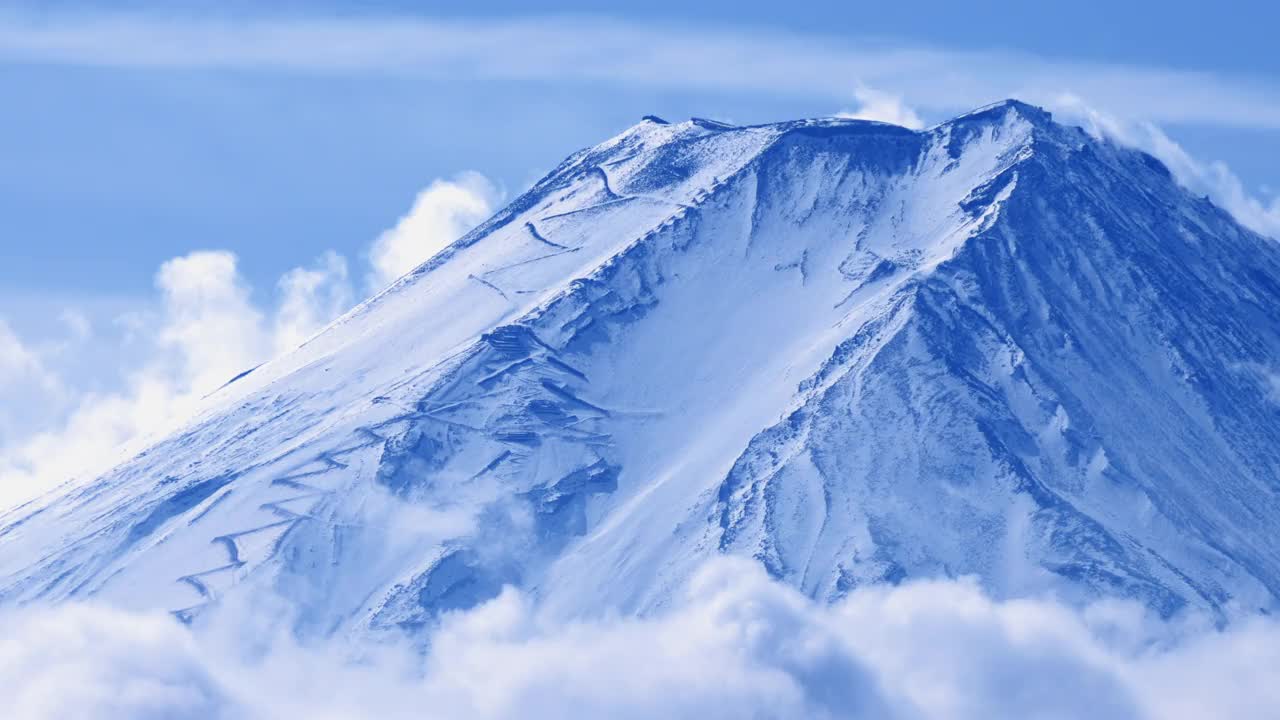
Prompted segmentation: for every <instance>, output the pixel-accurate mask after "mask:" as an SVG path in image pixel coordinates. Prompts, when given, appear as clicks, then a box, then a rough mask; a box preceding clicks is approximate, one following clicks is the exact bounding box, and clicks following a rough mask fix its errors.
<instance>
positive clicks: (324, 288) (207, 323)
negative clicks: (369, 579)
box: [0, 172, 500, 510]
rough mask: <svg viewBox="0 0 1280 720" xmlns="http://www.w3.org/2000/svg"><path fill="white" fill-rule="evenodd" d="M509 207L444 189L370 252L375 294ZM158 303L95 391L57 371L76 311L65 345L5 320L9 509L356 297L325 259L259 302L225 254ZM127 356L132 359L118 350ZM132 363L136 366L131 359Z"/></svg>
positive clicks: (97, 461)
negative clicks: (31, 335) (28, 338)
mask: <svg viewBox="0 0 1280 720" xmlns="http://www.w3.org/2000/svg"><path fill="white" fill-rule="evenodd" d="M499 200H500V193H499V192H498V190H497V189H496V188H495V186H494V185H493V184H492V183H490V182H489V181H488V180H487V179H485V178H484V176H482V175H480V174H479V173H474V172H466V173H462V174H460V175H458V176H456V177H454V178H452V179H449V180H436V181H434V182H432V183H430V184H429V185H428V186H427V187H426V188H425V189H424V190H423V191H422V192H421V193H419V194H418V196H417V199H416V200H415V202H414V204H413V207H412V208H411V209H410V211H409V213H408V214H407V215H405V216H404V217H403V218H401V219H400V221H399V222H398V223H397V224H396V225H395V226H394V227H392V228H391V229H389V230H387V231H386V232H384V233H383V234H382V235H381V236H379V237H378V238H377V239H376V240H375V241H374V242H373V243H372V245H371V248H370V251H369V260H370V264H371V265H370V268H369V269H368V277H369V286H368V289H369V290H370V291H376V290H379V289H381V287H382V286H383V285H385V284H386V283H388V282H390V281H392V280H394V279H395V278H397V277H399V276H400V275H401V274H403V273H405V272H407V271H408V270H411V269H413V267H415V266H416V265H418V264H419V263H421V262H422V261H424V260H426V259H427V258H429V257H431V256H432V255H433V254H435V253H436V252H438V251H439V250H440V249H442V248H443V247H445V246H446V245H448V244H449V243H451V242H452V241H453V240H455V239H457V238H458V237H460V236H461V235H463V234H464V233H465V232H466V231H467V230H469V229H471V228H472V227H473V226H475V225H476V224H478V223H479V222H481V221H483V220H484V219H485V218H487V217H488V216H489V215H490V214H491V213H492V212H493V210H494V206H495V204H496V203H497V202H499ZM155 290H156V295H155V298H154V300H153V301H152V303H151V304H150V305H149V306H148V307H145V308H142V309H139V310H136V311H133V312H130V313H128V314H127V315H125V316H123V317H120V318H117V322H116V323H114V325H116V326H118V328H123V330H124V332H123V334H122V335H120V336H118V337H114V338H111V339H110V340H114V343H115V349H116V350H118V352H116V353H115V354H114V356H113V355H112V353H111V348H112V345H111V342H110V341H109V340H104V341H103V342H100V343H99V345H100V346H101V347H95V351H97V352H102V351H104V350H105V352H106V355H105V356H104V357H103V359H102V362H107V363H111V362H115V363H118V364H119V367H118V369H117V372H116V376H115V380H114V382H113V383H108V384H107V385H106V386H105V387H100V386H96V385H95V386H93V387H89V386H87V385H85V384H83V383H82V382H80V380H81V378H78V377H76V376H75V373H73V372H66V371H61V372H60V368H59V367H58V363H56V362H54V361H55V360H56V359H57V356H58V355H59V354H67V353H75V352H78V351H83V350H84V349H85V348H86V345H85V341H86V340H87V339H88V338H89V336H90V335H91V334H92V333H93V328H92V327H91V324H90V322H89V321H88V319H87V318H86V317H85V315H84V314H83V313H81V312H78V311H77V310H75V309H74V308H69V309H67V310H66V311H64V312H63V313H62V315H61V324H62V325H63V326H65V328H64V331H65V332H64V334H65V338H63V339H62V340H60V341H58V342H52V343H44V344H36V343H30V342H25V341H24V340H23V339H22V338H21V337H19V335H18V334H17V333H16V332H15V331H14V330H13V329H12V327H11V326H10V325H9V324H8V323H7V322H5V320H4V319H3V318H0V510H2V509H5V508H8V507H11V506H13V505H14V504H16V503H19V502H22V501H24V500H27V499H30V498H31V497H34V496H36V495H38V494H40V493H42V492H44V491H46V490H48V489H50V488H52V487H54V486H56V485H58V484H60V483H62V482H64V481H67V480H69V479H72V478H76V477H81V478H83V477H91V476H92V475H93V474H95V473H96V472H97V471H100V470H104V469H106V466H109V465H110V464H111V463H112V462H114V461H116V460H117V459H122V457H123V456H124V455H125V454H127V453H128V452H130V451H132V450H136V449H138V448H137V445H138V444H140V443H142V442H143V441H144V439H145V438H148V437H151V436H152V434H154V433H157V432H163V431H164V430H165V429H166V428H169V427H172V426H173V424H174V423H175V422H176V421H178V420H181V419H182V418H184V417H187V416H189V415H190V414H191V413H193V412H195V411H196V410H197V409H198V408H199V407H200V406H201V403H202V402H203V401H204V399H205V398H206V396H208V395H209V394H210V393H212V392H214V391H215V390H217V389H218V388H219V387H220V386H222V385H223V384H225V383H226V382H227V381H228V380H230V379H231V378H233V377H235V376H237V375H239V374H240V373H242V372H244V371H245V370H249V369H251V368H253V367H255V366H257V365H259V364H261V363H263V362H265V361H267V360H270V359H271V358H272V357H274V356H276V355H279V354H280V353H284V352H287V351H289V350H292V349H293V348H295V347H297V346H298V345H300V344H302V343H303V342H305V341H306V340H307V339H308V338H310V337H311V336H313V335H314V334H315V333H317V332H318V331H320V330H321V329H323V328H324V326H325V325H326V324H328V323H329V322H330V321H332V320H333V319H335V318H336V317H338V316H339V315H341V314H342V313H343V312H345V311H346V310H348V309H349V308H350V307H351V306H352V305H353V304H354V302H355V301H356V300H357V299H358V298H357V291H356V288H355V285H354V283H353V282H352V279H351V272H350V270H349V268H348V264H347V260H346V258H344V257H342V256H341V255H339V254H338V253H336V252H332V251H330V252H327V253H325V254H324V255H322V256H321V257H320V258H318V259H317V260H316V262H314V263H313V264H311V265H309V266H304V267H297V268H294V269H292V270H290V271H288V272H286V273H285V274H284V275H282V276H281V277H280V279H279V281H278V282H277V283H276V287H275V297H274V298H273V299H271V300H267V301H265V302H264V301H263V300H262V299H261V298H259V297H255V293H254V291H253V288H251V287H250V286H249V284H248V283H247V281H246V280H245V278H244V277H243V276H242V275H241V273H240V271H239V267H238V259H237V258H236V256H235V255H234V254H233V253H230V252H227V251H222V250H207V251H197V252H192V253H189V254H187V255H183V256H180V257H176V258H173V259H170V260H168V261H166V262H164V263H163V264H162V265H161V266H160V268H159V270H158V271H157V272H156V275H155ZM125 346H128V348H129V350H130V352H129V353H125V352H124V351H123V348H124V347H125ZM126 355H128V356H129V357H130V358H133V361H132V362H128V361H126V360H125V359H124V358H125V357H126Z"/></svg>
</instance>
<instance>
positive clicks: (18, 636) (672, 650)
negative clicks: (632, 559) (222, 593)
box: [0, 558, 1280, 720]
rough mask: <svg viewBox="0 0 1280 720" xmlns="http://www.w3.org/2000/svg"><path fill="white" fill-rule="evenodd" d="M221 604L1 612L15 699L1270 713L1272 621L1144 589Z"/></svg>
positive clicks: (447, 709)
mask: <svg viewBox="0 0 1280 720" xmlns="http://www.w3.org/2000/svg"><path fill="white" fill-rule="evenodd" d="M245 612H247V611H245V610H243V609H241V610H233V609H231V608H230V606H228V607H227V608H224V610H223V611H222V616H221V617H218V616H215V617H214V619H213V621H212V624H211V625H210V626H207V627H199V628H197V629H195V630H194V631H191V630H188V629H186V628H184V627H182V626H180V625H178V624H177V623H176V622H174V621H172V620H171V619H169V618H168V617H166V616H163V615H139V614H131V613H125V612H122V611H118V610H112V609H108V608H101V607H89V606H66V607H60V608H42V609H32V610H23V611H10V612H9V613H8V614H7V615H4V616H0V685H2V686H3V687H5V688H8V689H9V690H7V691H6V693H5V695H4V696H3V697H0V706H2V705H3V704H8V706H9V710H8V711H7V712H5V715H6V716H7V717H22V718H29V719H31V720H42V719H43V718H61V717H83V718H104V719H106V718H153V717H154V718H159V717H217V718H273V717H314V718H334V719H336V718H356V717H382V718H410V717H421V716H422V715H423V713H424V712H425V713H428V714H429V715H430V716H431V717H435V718H494V719H497V718H517V717H518V718H533V719H537V718H563V717H612V718H652V717H672V718H684V717H690V718H700V719H706V718H739V717H759V718H878V719H884V718H902V719H908V718H910V719H913V720H914V719H924V718H938V719H943V718H945V719H947V720H965V719H967V718H974V719H977V718H982V719H984V720H986V719H989V718H1004V717H1008V718H1081V717H1090V718H1098V719H1099V720H1108V719H1110V718H1117V719H1119V718H1124V719H1125V720H1130V719H1132V718H1160V719H1161V720H1180V719H1182V718H1187V719H1191V718H1204V717H1233V718H1245V719H1248V718H1265V717H1273V716H1274V715H1273V713H1274V710H1275V708H1276V707H1280V682H1277V681H1278V680H1280V677H1278V673H1280V671H1278V670H1277V668H1278V667H1280V624H1277V623H1276V622H1274V621H1272V620H1269V619H1262V618H1257V619H1250V620H1242V621H1240V622H1238V623H1237V624H1236V625H1233V626H1232V627H1230V628H1229V629H1226V630H1222V631H1218V630H1214V629H1212V628H1211V627H1206V626H1202V625H1198V624H1196V623H1194V622H1192V621H1191V620H1189V619H1183V620H1180V621H1161V620H1157V619H1153V618H1151V617H1148V616H1147V615H1145V614H1144V613H1143V612H1142V610H1141V609H1140V608H1138V607H1137V606H1133V605H1127V604H1123V603H1114V602H1112V603H1103V604H1100V605H1095V606H1091V607H1088V608H1084V609H1076V608H1071V607H1068V606H1065V605H1062V604H1059V603H1057V602H1054V601H1052V600H1047V599H1041V600H1015V601H1004V602H1001V601H996V600H993V599H991V598H990V597H988V596H986V595H984V594H983V592H982V591H981V590H980V589H978V587H977V585H976V584H975V583H972V582H969V581H964V580H962V581H932V582H919V583H915V584H908V585H904V586H901V587H871V588H866V589H862V590H858V591H855V592H854V593H853V594H852V595H850V596H849V597H848V598H846V599H845V600H843V601H841V602H839V603H837V604H836V605H834V606H831V607H826V606H821V605H818V604H815V603H813V602H811V601H810V600H808V599H807V598H805V597H803V596H801V595H799V594H798V593H796V592H795V591H794V590H792V589H790V588H788V587H786V586H783V585H780V584H778V583H775V582H773V581H772V580H770V579H769V578H768V577H767V576H766V575H765V573H764V571H763V570H762V569H761V568H760V567H759V566H757V565H755V564H754V563H751V562H749V561H745V560H741V559H731V558H721V559H717V560H715V561H713V562H711V563H710V564H709V565H708V566H707V567H706V568H704V570H703V571H702V572H701V573H700V574H699V575H698V576H697V577H696V578H695V579H694V580H693V582H692V583H691V584H690V586H689V587H688V588H687V592H686V597H685V599H684V601H683V602H681V603H679V604H677V605H676V606H675V607H672V608H669V609H667V610H665V611H663V612H661V613H659V614H657V615H655V616H652V617H648V618H633V617H618V616H607V615H606V616H602V617H598V618H594V619H582V618H577V619H556V618H553V617H551V616H549V615H548V614H546V613H545V612H544V611H543V610H542V609H541V608H540V607H539V606H538V603H537V602H536V601H535V600H534V599H532V598H530V597H529V596H527V595H524V594H521V593H519V592H517V591H515V590H511V589H508V590H507V591H506V592H504V593H503V594H502V595H500V596H499V597H498V598H497V599H495V600H493V601H491V602H490V603H488V604H486V605H483V606H481V607H479V608H477V609H474V610H471V611H468V612H464V613H460V614H454V615H451V616H447V618H446V619H445V621H444V622H443V624H442V626H441V627H440V628H439V629H438V630H437V632H436V633H435V635H434V637H433V639H432V643H431V647H430V649H429V650H428V651H427V652H426V654H425V656H421V655H419V654H418V653H417V652H416V651H414V650H411V649H409V647H408V646H407V645H396V644H383V645H366V646H359V647H355V646H351V645H345V644H341V643H338V642H331V643H321V644H317V645H306V646H303V645H299V644H297V643H295V642H293V641H291V640H290V639H289V638H288V637H287V636H285V635H276V636H274V637H275V638H276V639H275V641H274V642H272V643H269V644H268V645H266V646H264V645H263V644H262V642H261V641H262V639H263V638H264V637H271V632H270V631H269V630H264V628H265V627H269V626H264V625H263V623H262V621H261V618H260V617H248V616H246V615H245V614H244V613H245Z"/></svg>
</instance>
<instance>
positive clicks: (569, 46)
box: [0, 13, 1280, 129]
mask: <svg viewBox="0 0 1280 720" xmlns="http://www.w3.org/2000/svg"><path fill="white" fill-rule="evenodd" d="M0 58H6V59H9V60H17V61H22V62H33V63H63V64H78V65H93V66H124V67H144V68H145V67H149V68H207V69H262V70H276V71H301V72H313V73H316V72H318V73H353V72H354V73H359V72H406V73H419V74H427V75H434V76H441V77H467V78H470V79H473V80H474V79H486V78H488V79H520V80H528V81H547V82H563V81H608V82H611V83H623V84H629V85H637V86H648V87H661V88H669V89H685V90H702V91H705V90H717V91H738V92H768V93H773V94H777V95H783V96H802V97H804V96H807V97H817V98H829V99H831V100H833V101H839V102H842V103H844V102H848V100H849V98H850V96H851V93H852V89H853V88H855V87H858V86H859V85H860V84H865V85H866V86H868V87H877V88H893V89H894V91H895V93H897V94H900V95H901V96H902V98H903V99H904V100H905V101H906V102H909V103H911V104H912V105H913V106H915V107H917V108H920V109H922V110H924V111H936V112H949V111H952V110H956V109H967V108H970V107H974V106H977V105H980V104H983V103H985V102H988V101H990V100H993V99H998V98H1001V97H1007V96H1017V97H1020V98H1022V99H1024V100H1028V101H1030V102H1036V103H1040V104H1046V105H1052V103H1053V101H1054V100H1055V99H1057V98H1059V97H1062V96H1063V95H1064V94H1066V93H1070V94H1072V95H1074V96H1077V97H1083V98H1086V99H1087V100H1088V101H1089V102H1090V103H1092V104H1094V105H1097V106H1101V107H1106V108H1108V110H1109V111H1111V112H1113V113H1117V114H1120V115H1123V116H1126V117H1133V118H1140V119H1144V120H1150V121H1154V122H1166V123H1167V122H1187V123H1201V124H1210V125H1222V126H1234V127H1255V128H1268V129H1280V86H1278V85H1277V83H1275V82H1274V81H1270V80H1266V79H1260V78H1238V77H1227V76H1222V75H1218V74H1213V73H1206V72H1194V71H1187V70H1181V69H1170V68H1161V67H1152V66H1138V65H1122V64H1106V63H1089V62H1079V61H1071V60H1061V59H1054V58H1047V57H1040V56H1035V55H1027V54H1018V53H1011V52H1005V51H989V52H979V51H971V50H963V51H962V50H949V49H938V48H927V47H919V46H905V45H904V46H888V45H885V44H883V43H871V42H856V41H843V40H838V39H834V38H827V37H821V36H809V35H797V34H792V33H784V32H761V31H749V30H733V29H722V30H705V29H703V30H699V31H696V32H695V31H691V30H687V29H682V28H678V27H670V26H663V25H660V24H634V23H623V22H620V21H614V20H606V19H591V18H544V19H536V18H535V19H519V20H466V21H464V20H433V19H423V18H395V19H388V18H343V19H341V20H337V19H316V18H280V17H275V18H259V19H254V20H247V21H245V20H238V21H236V22H234V23H232V22H228V21H222V20H216V19H165V18H162V17H157V16H153V15H129V14H112V15H103V14H94V15H53V16H41V17H39V18H35V17H30V16H26V15H21V14H12V13H11V14H8V15H3V14H0ZM1153 89H1158V91H1154V90H1153Z"/></svg>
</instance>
